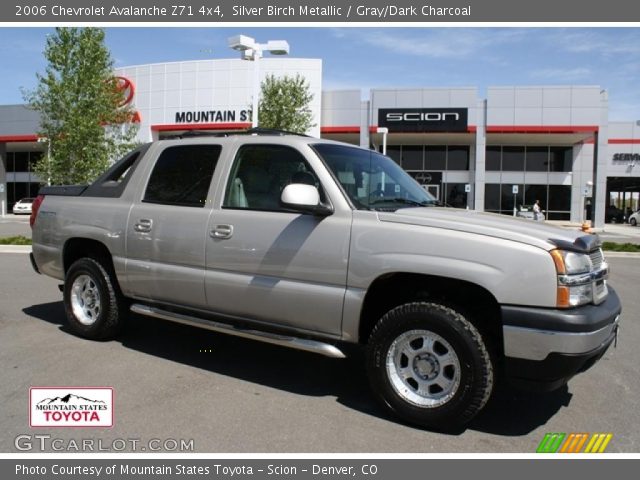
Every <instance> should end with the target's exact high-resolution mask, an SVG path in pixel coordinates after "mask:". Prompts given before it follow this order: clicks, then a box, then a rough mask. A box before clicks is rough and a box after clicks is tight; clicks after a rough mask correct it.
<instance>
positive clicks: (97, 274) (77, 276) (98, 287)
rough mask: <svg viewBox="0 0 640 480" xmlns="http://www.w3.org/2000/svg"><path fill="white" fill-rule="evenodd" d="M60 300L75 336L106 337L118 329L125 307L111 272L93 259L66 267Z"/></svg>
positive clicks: (114, 334)
mask: <svg viewBox="0 0 640 480" xmlns="http://www.w3.org/2000/svg"><path fill="white" fill-rule="evenodd" d="M63 301H64V308H65V312H66V314H67V323H68V325H69V328H71V330H72V331H73V332H74V333H75V334H76V335H79V336H81V337H84V338H89V339H92V340H106V339H110V338H113V337H114V336H116V335H117V333H118V332H119V331H120V329H121V328H122V325H123V322H124V318H125V315H126V308H125V301H124V298H123V297H122V294H121V293H120V290H119V287H118V285H117V283H116V280H115V275H113V274H112V273H109V271H108V270H107V268H105V267H104V266H103V265H102V264H101V263H100V262H98V261H97V260H94V259H93V258H81V259H79V260H76V261H75V262H74V263H73V264H72V265H71V267H69V270H68V271H67V274H66V276H65V282H64V291H63Z"/></svg>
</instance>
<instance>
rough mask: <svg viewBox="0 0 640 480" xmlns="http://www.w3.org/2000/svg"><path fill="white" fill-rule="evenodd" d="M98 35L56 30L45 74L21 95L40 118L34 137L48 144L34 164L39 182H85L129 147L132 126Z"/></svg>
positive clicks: (48, 47) (50, 38)
mask: <svg viewBox="0 0 640 480" xmlns="http://www.w3.org/2000/svg"><path fill="white" fill-rule="evenodd" d="M104 36H105V34H104V31H103V30H102V29H98V28H82V29H79V28H56V30H55V33H54V34H52V35H50V36H48V37H47V43H46V47H45V51H44V56H45V58H46V60H47V61H48V65H47V68H46V71H45V73H44V75H41V74H37V79H38V85H37V87H36V88H35V90H33V91H27V92H24V94H23V95H24V97H25V100H26V101H27V103H28V104H29V107H30V108H32V109H34V110H36V111H38V112H39V113H40V130H39V132H38V135H39V136H40V137H41V138H42V139H43V140H44V141H45V142H47V143H48V145H47V151H48V154H47V155H45V156H43V158H42V160H40V161H39V162H37V163H36V165H35V172H36V174H37V175H38V176H39V177H40V179H41V181H43V182H45V181H46V182H47V183H50V184H58V185H59V184H86V183H90V182H91V181H93V180H94V179H95V178H96V177H97V176H98V175H99V174H100V173H102V172H103V171H104V170H106V169H107V168H108V166H109V164H110V162H111V161H112V160H114V159H116V158H118V157H120V156H121V155H122V154H124V153H125V152H126V151H127V150H129V149H130V148H131V146H132V143H133V139H134V137H135V135H136V132H137V125H135V124H133V123H131V119H132V117H133V110H132V109H131V107H130V106H129V105H124V103H125V97H124V92H123V91H122V89H121V88H120V87H119V80H118V79H117V78H115V77H114V76H113V61H112V59H111V54H110V52H109V50H108V49H107V47H106V46H105V44H104Z"/></svg>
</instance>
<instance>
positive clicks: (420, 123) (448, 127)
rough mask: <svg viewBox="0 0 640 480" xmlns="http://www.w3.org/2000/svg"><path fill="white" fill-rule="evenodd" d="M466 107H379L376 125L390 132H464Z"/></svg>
mask: <svg viewBox="0 0 640 480" xmlns="http://www.w3.org/2000/svg"><path fill="white" fill-rule="evenodd" d="M467 122H468V112H467V109H466V108H380V109H379V110H378V126H379V127H386V128H388V129H389V131H390V132H466V131H467Z"/></svg>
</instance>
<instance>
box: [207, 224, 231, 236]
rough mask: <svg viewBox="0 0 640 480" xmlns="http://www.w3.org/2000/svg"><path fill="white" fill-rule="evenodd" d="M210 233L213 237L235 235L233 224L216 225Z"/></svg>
mask: <svg viewBox="0 0 640 480" xmlns="http://www.w3.org/2000/svg"><path fill="white" fill-rule="evenodd" d="M210 235H211V236H212V237H213V238H231V237H232V236H233V225H216V226H215V228H214V229H213V230H211V232H210Z"/></svg>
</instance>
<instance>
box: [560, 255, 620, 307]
mask: <svg viewBox="0 0 640 480" xmlns="http://www.w3.org/2000/svg"><path fill="white" fill-rule="evenodd" d="M550 253H551V257H552V258H553V261H554V263H555V266H556V271H557V273H558V294H557V306H558V308H569V307H577V306H579V305H585V304H587V303H591V302H594V303H599V302H601V301H603V300H604V298H605V297H606V295H607V287H606V283H605V280H606V277H607V273H608V267H607V264H606V263H604V262H603V263H602V264H601V265H600V266H599V269H598V270H594V266H593V263H592V262H591V258H590V256H589V255H587V254H583V253H576V252H568V251H565V250H552V251H551V252H550Z"/></svg>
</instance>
